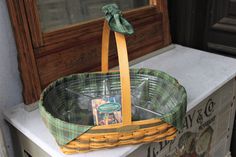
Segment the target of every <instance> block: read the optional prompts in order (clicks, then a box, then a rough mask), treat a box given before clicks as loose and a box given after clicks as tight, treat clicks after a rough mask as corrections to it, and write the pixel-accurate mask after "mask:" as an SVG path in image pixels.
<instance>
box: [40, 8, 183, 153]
mask: <svg viewBox="0 0 236 157" xmlns="http://www.w3.org/2000/svg"><path fill="white" fill-rule="evenodd" d="M106 7H108V9H107V10H106ZM106 7H105V10H106V14H109V20H108V22H106V21H105V23H104V29H103V41H102V72H96V73H82V74H73V75H70V76H67V77H63V78H61V79H58V80H57V81H55V82H53V83H52V84H50V85H49V86H48V87H47V88H46V89H45V90H44V91H43V93H42V94H41V98H40V101H39V110H40V113H41V115H42V118H43V121H44V122H45V124H46V126H47V127H48V129H49V130H50V132H51V133H52V135H53V136H54V137H55V139H56V141H57V143H58V145H59V146H60V147H61V150H62V151H63V152H64V153H66V154H73V153H78V152H85V151H90V150H96V149H102V148H112V147H116V146H120V145H127V144H138V143H144V142H153V141H164V140H172V139H174V138H175V137H176V133H177V130H178V129H181V128H182V124H183V119H184V117H185V113H186V107H187V94H186V91H185V89H184V87H183V86H181V85H180V84H179V83H178V81H177V80H176V79H175V78H173V77H171V76H170V75H168V74H166V73H165V72H161V71H158V70H151V69H130V70H129V67H128V57H127V49H126V42H125V38H124V35H123V34H122V33H123V31H124V30H127V29H132V27H131V26H129V27H127V28H126V27H125V26H126V25H128V24H129V23H128V22H127V21H125V22H124V25H123V27H124V28H122V31H120V32H118V31H117V27H116V29H115V31H116V32H115V37H116V42H117V50H118V56H119V63H120V71H115V72H110V71H108V49H109V48H108V44H109V34H110V33H109V32H110V28H109V26H110V27H111V29H112V28H113V25H114V23H113V24H111V23H112V22H115V21H116V20H114V19H115V18H120V20H119V21H122V20H124V19H123V18H122V16H121V14H120V11H116V10H117V6H116V5H109V6H106ZM110 10H112V13H111V12H110ZM114 10H115V11H114ZM111 14H112V16H111ZM112 17H113V18H112ZM115 23H116V22H115ZM121 24H122V23H121ZM112 30H113V29H112ZM128 32H132V30H131V31H130V30H129V31H128ZM124 34H125V33H124ZM126 34H128V33H126ZM107 95H109V96H114V97H115V98H116V99H117V100H120V104H121V109H120V110H121V112H122V123H117V124H111V125H103V126H95V125H94V115H93V114H92V110H93V108H92V106H91V101H92V100H93V99H97V98H101V97H104V96H107Z"/></svg>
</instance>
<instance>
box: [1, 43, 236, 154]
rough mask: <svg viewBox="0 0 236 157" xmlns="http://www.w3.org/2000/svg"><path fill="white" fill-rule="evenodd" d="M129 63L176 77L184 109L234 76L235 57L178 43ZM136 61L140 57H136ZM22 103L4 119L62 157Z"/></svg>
mask: <svg viewBox="0 0 236 157" xmlns="http://www.w3.org/2000/svg"><path fill="white" fill-rule="evenodd" d="M156 53H159V52H153V54H152V55H149V56H152V57H151V58H150V59H147V57H143V58H145V60H144V61H142V62H140V63H137V61H136V62H132V63H137V64H135V65H133V66H132V67H136V68H137V67H138V68H142V67H145V68H150V69H157V70H162V71H165V72H167V73H168V74H170V75H172V76H174V77H175V78H177V79H178V80H179V82H180V83H181V84H182V85H183V86H184V87H185V88H186V90H187V93H188V108H187V110H188V111H189V110H191V109H192V108H193V107H195V106H196V105H198V104H199V103H200V102H201V101H202V100H204V99H205V98H207V97H208V96H209V95H211V94H212V93H213V92H214V91H216V90H217V89H219V88H220V87H222V86H223V85H224V84H225V83H226V82H228V81H229V80H231V79H232V78H234V77H235V76H236V60H235V59H232V58H228V57H223V56H220V55H216V54H211V53H207V52H203V51H199V50H194V49H190V48H187V47H183V46H180V45H175V48H174V49H172V50H168V51H167V52H165V53H163V54H160V55H158V56H154V55H155V54H156ZM138 61H140V59H139V60H138ZM23 106H24V104H19V105H17V106H15V107H13V108H9V109H8V110H6V111H5V113H4V115H5V119H6V120H7V121H9V122H10V123H11V124H12V125H13V126H14V127H16V128H17V129H18V130H19V131H21V132H22V133H23V134H24V135H25V136H26V137H28V138H29V139H31V140H32V141H33V142H34V143H35V144H37V145H38V146H39V147H40V148H41V149H43V150H44V151H45V152H47V153H48V154H49V155H51V156H53V157H54V156H55V157H66V155H64V154H62V153H61V152H60V151H59V148H58V146H57V144H56V142H55V141H54V139H53V137H52V135H51V134H50V133H49V131H48V130H47V128H46V127H45V125H44V124H43V122H42V120H41V117H40V115H39V112H38V110H35V111H32V112H26V111H25V110H24V107H23ZM139 146H140V145H135V146H124V147H119V148H114V149H109V150H99V151H94V152H89V153H84V154H76V155H69V156H70V157H92V156H96V157H106V156H107V157H108V156H109V157H110V156H112V157H116V156H117V157H118V156H127V155H128V154H129V153H131V152H133V151H134V150H136V149H137V148H138V147H139Z"/></svg>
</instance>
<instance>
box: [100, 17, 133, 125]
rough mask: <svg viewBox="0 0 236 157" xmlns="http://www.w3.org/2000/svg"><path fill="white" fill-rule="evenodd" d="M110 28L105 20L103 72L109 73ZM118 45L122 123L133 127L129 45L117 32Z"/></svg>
mask: <svg viewBox="0 0 236 157" xmlns="http://www.w3.org/2000/svg"><path fill="white" fill-rule="evenodd" d="M109 38H110V27H109V25H108V22H107V21H106V20H105V22H104V26H103V34H102V72H103V73H107V72H108V70H109V64H108V58H109V57H108V51H109ZM115 39H116V45H117V52H118V59H119V68H120V82H121V103H122V123H123V125H131V123H132V119H131V90H130V73H129V60H128V53H127V45H126V40H125V36H124V35H123V34H121V33H118V32H115Z"/></svg>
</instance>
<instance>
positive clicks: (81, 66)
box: [37, 12, 164, 87]
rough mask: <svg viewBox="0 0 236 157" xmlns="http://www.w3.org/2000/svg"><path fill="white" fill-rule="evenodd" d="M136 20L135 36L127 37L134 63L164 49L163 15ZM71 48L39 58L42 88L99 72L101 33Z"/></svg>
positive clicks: (113, 59)
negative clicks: (73, 76)
mask: <svg viewBox="0 0 236 157" xmlns="http://www.w3.org/2000/svg"><path fill="white" fill-rule="evenodd" d="M136 20H137V21H132V24H133V26H134V28H135V34H134V35H131V36H128V37H127V45H128V52H129V56H130V59H135V58H137V57H140V56H142V55H145V54H147V53H150V52H152V51H154V50H156V49H158V48H161V47H164V42H163V29H162V16H161V14H160V13H158V12H157V13H156V15H152V16H150V17H149V18H145V19H139V18H137V19H136ZM111 39H112V40H111V45H110V53H109V56H110V66H115V65H117V54H116V47H115V43H114V37H113V35H112V36H111ZM88 43H89V44H88ZM69 47H70V48H65V49H63V50H58V51H54V52H53V51H50V53H48V55H41V56H39V57H38V59H37V64H38V68H39V74H40V78H41V83H42V86H43V87H45V86H46V85H48V84H49V83H50V82H52V81H54V80H56V79H57V78H59V77H62V76H65V75H68V74H72V73H78V72H84V71H88V70H89V71H91V70H92V69H93V70H95V69H97V70H98V69H99V68H100V66H101V65H100V64H101V63H100V58H101V32H100V33H98V34H97V37H94V38H90V39H89V40H86V41H85V42H84V43H82V42H80V43H79V44H77V43H75V44H74V45H70V46H69ZM59 48H61V46H59ZM44 50H45V49H44ZM46 51H47V49H46ZM41 53H42V54H43V53H45V52H41Z"/></svg>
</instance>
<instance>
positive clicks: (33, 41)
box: [7, 0, 171, 104]
mask: <svg viewBox="0 0 236 157" xmlns="http://www.w3.org/2000/svg"><path fill="white" fill-rule="evenodd" d="M7 4H8V9H9V13H10V17H11V21H12V27H13V31H14V35H15V40H16V44H17V48H18V62H19V70H20V73H21V79H22V84H23V92H22V94H23V98H24V103H25V104H31V103H34V102H36V101H37V100H38V99H39V96H40V93H41V92H42V89H43V88H44V87H45V85H46V84H48V82H46V83H44V81H45V80H46V78H43V79H42V76H41V72H40V69H43V67H42V66H40V62H39V61H38V58H42V57H45V56H47V55H50V54H52V53H54V52H55V51H60V50H61V49H69V48H70V47H73V46H74V45H75V43H78V41H81V42H83V41H84V42H88V41H89V40H91V39H92V38H95V37H96V36H98V35H100V32H101V29H102V23H103V20H104V19H103V18H99V19H96V20H92V21H88V22H84V23H78V24H74V25H71V26H66V27H64V28H62V29H57V30H55V31H50V32H42V30H41V28H40V20H39V19H40V18H39V13H38V10H37V4H36V0H7ZM154 9H155V10H158V12H160V14H161V15H162V16H161V17H160V18H158V17H157V19H159V20H160V22H161V26H162V34H163V37H162V39H161V40H162V41H161V43H160V44H159V45H158V44H155V45H154V44H151V45H150V46H148V47H147V48H144V50H143V52H142V53H141V52H140V53H137V54H134V53H133V54H131V55H130V56H131V59H134V58H137V57H140V56H142V55H144V54H147V53H149V52H151V51H153V50H155V49H158V48H162V47H164V46H167V45H169V44H170V43H171V38H170V32H169V20H168V9H167V0H150V6H147V7H143V8H140V9H134V10H131V11H128V12H126V13H124V16H125V17H127V18H128V19H129V18H130V19H134V20H135V17H136V16H143V18H145V14H147V15H151V14H153V10H154ZM91 30H93V33H91ZM86 31H88V32H89V31H90V35H87V36H86V35H84V32H86ZM88 34H89V33H88ZM91 34H95V36H91ZM87 38H88V40H87ZM82 39H83V40H82ZM111 57H112V56H111ZM114 58H115V57H113V59H114ZM115 65H117V62H115V61H112V62H111V66H115ZM85 70H98V65H97V64H96V66H95V65H91V67H89V68H87V69H82V71H85ZM73 72H75V70H71V71H69V72H67V73H68V74H70V73H73ZM53 79H55V78H53Z"/></svg>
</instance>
